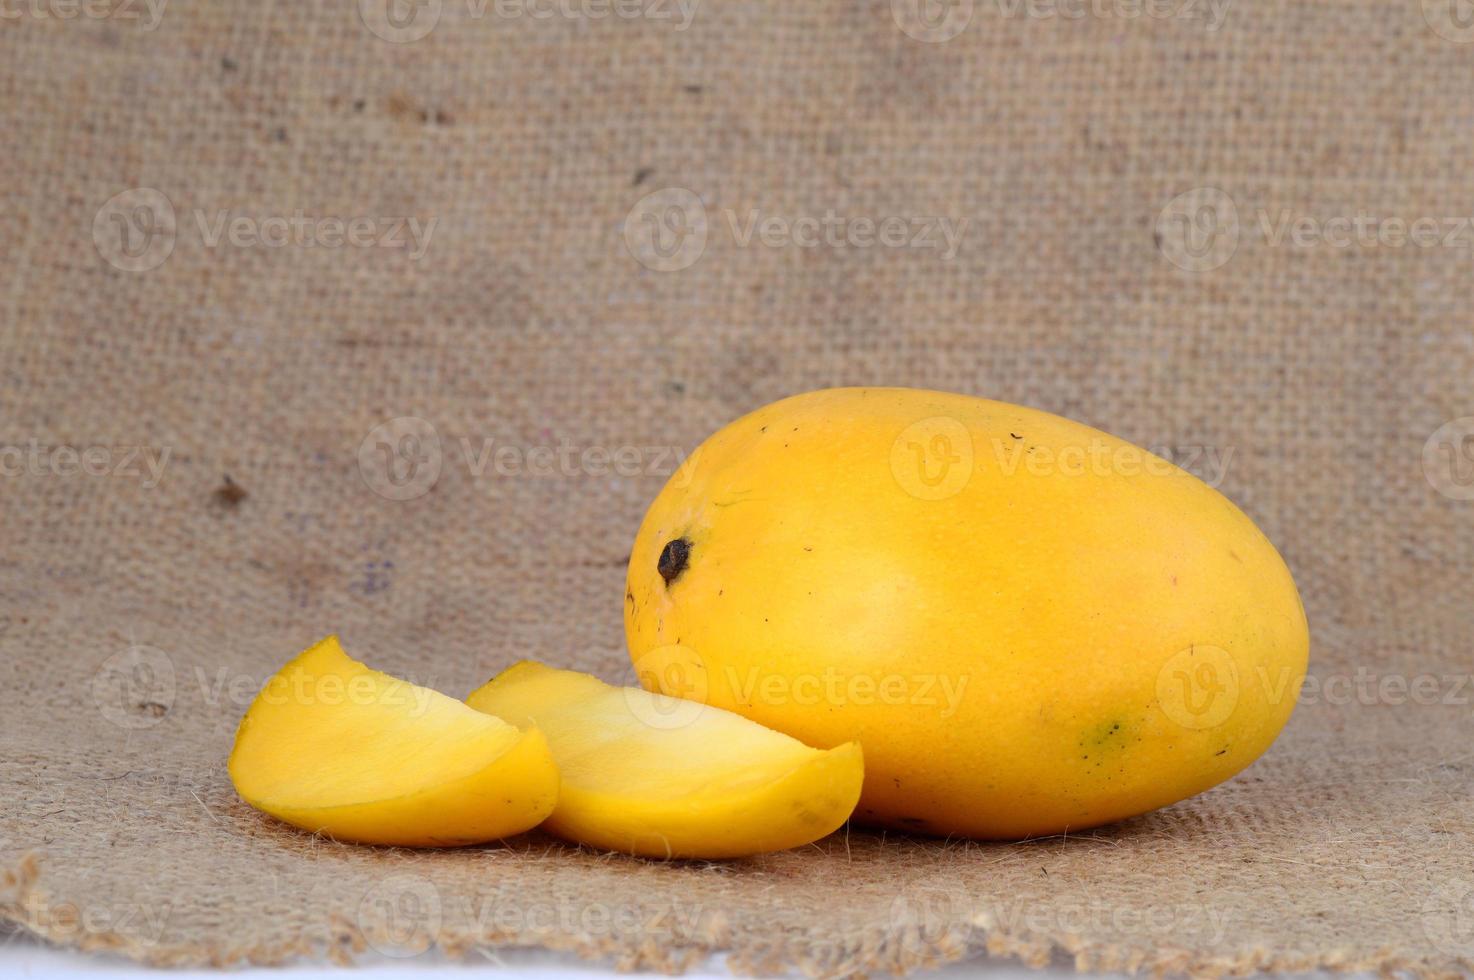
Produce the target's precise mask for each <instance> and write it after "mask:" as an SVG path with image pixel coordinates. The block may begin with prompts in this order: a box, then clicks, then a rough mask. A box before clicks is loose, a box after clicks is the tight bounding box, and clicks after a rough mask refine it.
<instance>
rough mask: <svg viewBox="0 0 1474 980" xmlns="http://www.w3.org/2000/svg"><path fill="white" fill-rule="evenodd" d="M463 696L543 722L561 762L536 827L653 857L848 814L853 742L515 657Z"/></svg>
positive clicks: (856, 782)
mask: <svg viewBox="0 0 1474 980" xmlns="http://www.w3.org/2000/svg"><path fill="white" fill-rule="evenodd" d="M467 703H468V704H469V705H471V707H473V708H477V709H479V710H482V711H488V712H491V713H494V714H496V715H498V716H500V717H502V718H506V719H507V720H509V721H511V722H514V723H516V724H519V725H536V726H537V727H538V729H539V730H541V731H543V732H545V733H546V734H547V737H548V744H549V746H550V747H551V748H552V752H553V757H554V758H555V759H556V760H557V763H558V767H559V770H560V771H561V772H562V776H563V784H562V791H561V794H560V796H559V798H558V805H557V807H556V808H555V809H554V810H553V814H552V816H551V817H549V818H548V821H547V823H546V824H544V828H545V829H546V830H548V831H551V832H552V833H554V834H557V835H558V836H560V837H564V838H566V839H568V840H573V841H578V842H580V843H584V844H589V845H591V846H594V847H599V848H604V849H606V850H612V851H624V852H626V853H630V854H639V855H644V856H647V857H659V858H670V857H674V858H733V857H742V856H744V855H750V854H760V853H763V852H765V851H778V850H783V849H785V848H790V847H798V846H799V845H801V844H807V843H809V842H810V841H814V840H817V839H819V838H820V837H823V836H825V835H827V834H829V833H831V832H832V831H834V830H835V829H837V828H838V827H839V826H840V825H841V824H843V823H844V822H845V820H847V819H848V818H849V815H850V813H851V811H852V810H853V809H854V807H855V801H856V800H857V799H858V798H859V795H860V784H861V782H862V780H863V777H864V766H863V765H862V762H861V755H860V748H859V746H857V745H854V744H852V743H851V744H843V745H840V746H838V747H836V748H833V749H830V750H828V751H824V750H820V749H812V748H809V747H808V746H806V745H804V744H802V743H800V742H798V741H797V740H795V739H792V738H789V737H788V736H787V735H783V734H780V733H779V732H775V731H771V730H769V729H766V728H764V727H762V726H761V725H757V724H754V723H753V722H750V721H748V720H746V719H745V718H741V717H739V716H738V715H734V714H731V713H730V712H726V711H722V710H720V709H717V708H712V707H709V706H705V705H700V704H695V703H692V702H689V701H679V700H676V699H673V698H669V697H665V696H663V695H659V694H651V693H649V692H648V691H644V690H641V689H640V688H630V687H623V688H622V687H613V686H610V685H608V684H605V683H604V682H603V681H601V680H599V679H598V678H597V677H593V676H591V675H589V674H582V673H578V672H577V671H571V670H555V669H553V668H550V667H545V666H543V665H541V664H537V663H533V662H530V661H523V662H522V663H519V664H517V665H516V666H514V667H512V668H510V669H508V670H506V671H504V672H503V673H501V674H499V675H498V676H497V677H495V678H493V679H492V680H491V681H490V682H488V683H487V684H486V685H484V686H483V687H481V688H480V689H478V690H477V691H475V692H474V693H472V695H471V696H470V697H469V698H468V699H467Z"/></svg>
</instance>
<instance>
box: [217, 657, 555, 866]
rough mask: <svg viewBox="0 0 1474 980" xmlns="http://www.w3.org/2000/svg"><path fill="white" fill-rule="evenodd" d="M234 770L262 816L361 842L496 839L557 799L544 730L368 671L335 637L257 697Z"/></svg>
mask: <svg viewBox="0 0 1474 980" xmlns="http://www.w3.org/2000/svg"><path fill="white" fill-rule="evenodd" d="M229 768H230V778H231V781H232V782H233V783H234V784H235V788H236V792H237V793H239V794H240V795H241V798H242V799H243V800H245V801H246V802H247V803H249V804H250V805H251V806H253V807H255V808H256V809H258V810H261V811H264V812H265V813H269V814H271V815H272V816H273V817H276V818H278V819H280V820H284V821H286V822H287V823H289V824H292V825H294V826H297V827H301V828H302V829H303V830H310V831H313V832H317V833H323V834H327V835H330V836H332V837H334V838H336V839H339V840H349V841H357V842H359V843H364V844H392V845H400V846H404V847H453V846H458V845H464V844H478V843H482V842H484V841H490V840H496V839H498V838H501V837H508V836H510V835H512V834H516V833H520V832H521V831H524V830H528V829H530V828H532V827H535V826H536V825H537V824H539V823H541V822H542V821H543V819H544V818H545V817H547V815H548V814H549V813H551V812H552V810H553V804H554V802H555V801H556V800H557V797H558V771H557V767H556V766H555V765H554V764H553V759H552V756H551V754H550V753H549V751H548V745H547V740H546V739H545V738H544V737H543V736H542V734H541V733H540V732H538V731H536V730H529V731H525V732H524V731H521V730H519V729H518V728H516V727H515V726H513V725H509V724H507V723H506V722H505V721H502V720H501V719H499V718H495V717H492V716H491V715H488V714H486V713H484V712H480V711H473V710H471V709H470V708H468V707H466V706H465V705H464V704H462V703H460V702H459V701H456V700H455V699H453V698H449V697H446V696H445V695H443V694H440V693H438V692H436V691H432V690H430V689H428V688H424V687H417V686H415V685H413V684H410V683H409V682H408V681H402V680H399V679H397V678H394V677H390V676H389V675H387V674H382V673H380V672H378V671H376V670H371V669H369V668H368V667H365V666H364V665H363V664H361V663H359V662H357V661H356V660H353V659H352V658H350V657H349V656H348V655H347V654H346V653H344V652H343V648H342V646H341V645H340V644H339V642H338V638H337V637H336V636H330V637H328V638H327V639H325V640H323V641H322V642H320V643H318V644H317V645H316V646H314V647H311V648H310V649H308V650H307V651H305V652H304V653H302V654H300V655H299V656H298V657H296V659H294V660H292V661H291V662H290V663H288V664H287V665H286V666H285V667H283V668H282V669H281V670H280V671H278V672H277V674H276V675H275V676H274V677H272V678H271V680H270V681H268V682H267V683H266V685H265V686H264V687H263V688H262V689H261V692H260V694H258V695H257V697H256V700H255V701H254V702H253V703H252V705H251V707H250V709H249V710H248V711H247V712H246V715H245V717H244V718H242V719H241V724H240V728H239V729H238V730H237V731H236V736H235V749H234V750H233V751H232V752H231V754H230V766H229Z"/></svg>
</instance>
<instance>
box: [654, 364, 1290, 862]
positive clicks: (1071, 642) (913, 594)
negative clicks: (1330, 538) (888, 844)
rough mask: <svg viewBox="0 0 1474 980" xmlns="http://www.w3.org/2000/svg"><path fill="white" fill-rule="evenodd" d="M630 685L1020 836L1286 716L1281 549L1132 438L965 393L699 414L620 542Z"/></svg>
mask: <svg viewBox="0 0 1474 980" xmlns="http://www.w3.org/2000/svg"><path fill="white" fill-rule="evenodd" d="M625 626H626V634H627V637H628V642H629V649H630V654H631V657H632V658H633V660H634V662H635V665H636V669H637V672H638V674H639V676H640V678H641V683H642V684H644V685H645V686H646V687H648V688H650V689H651V690H659V691H663V692H664V693H666V694H670V695H675V696H679V697H684V698H689V699H693V700H697V701H702V702H705V703H709V704H711V705H715V706H719V707H722V708H725V709H728V710H730V711H735V712H737V713H739V714H742V715H745V716H746V717H748V718H751V719H753V720H754V721H757V722H760V723H761V724H763V725H767V726H770V727H772V728H776V729H778V730H780V731H783V732H786V733H788V734H790V735H792V736H794V737H795V738H798V739H801V740H802V741H804V742H806V743H808V744H810V745H817V746H833V745H841V744H844V743H848V742H851V741H858V742H859V743H860V744H861V745H862V746H863V748H864V753H865V787H864V792H863V794H862V796H861V800H860V805H859V808H858V809H857V811H856V814H855V819H856V821H857V822H860V821H863V822H868V823H873V824H879V825H884V826H890V827H896V828H901V829H909V830H913V831H919V832H926V833H933V834H957V835H963V836H969V837H976V838H985V839H986V838H993V839H1017V838H1023V837H1027V836H1033V835H1042V834H1053V833H1059V832H1063V831H1067V830H1079V829H1083V828H1086V827H1092V826H1096V825H1099V824H1103V823H1107V822H1109V821H1113V820H1117V819H1120V818H1123V817H1128V816H1131V815H1134V814H1139V813H1144V812H1146V811H1149V810H1152V809H1155V808H1157V807H1161V806H1165V805H1167V804H1170V803H1173V802H1175V801H1177V800H1181V799H1184V798H1186V797H1188V796H1191V795H1193V794H1195V793H1198V792H1201V791H1202V790H1205V789H1207V788H1208V787H1210V786H1213V785H1214V784H1216V783H1219V782H1221V781H1222V780H1225V779H1227V778H1229V777H1230V776H1232V775H1233V774H1234V773H1236V772H1238V771H1239V770H1241V769H1243V768H1244V767H1245V766H1247V765H1249V764H1250V763H1251V762H1253V761H1254V759H1255V758H1257V757H1258V756H1259V755H1260V754H1261V753H1262V752H1264V750H1265V749H1266V748H1267V747H1268V746H1269V745H1270V743H1271V742H1272V741H1273V740H1274V738H1275V736H1276V735H1277V734H1278V733H1279V731H1280V729H1281V728H1282V727H1283V726H1284V724H1285V722H1286V720H1287V719H1288V718H1289V715H1290V712H1291V709H1292V708H1293V706H1294V703H1295V699H1296V696H1297V694H1298V692H1299V688H1300V683H1301V681H1302V679H1303V677H1304V674H1305V667H1306V658H1307V653H1308V647H1309V637H1308V633H1307V628H1306V622H1305V614H1304V610H1303V608H1302V606H1301V603H1300V599H1299V595H1298V593H1297V592H1296V589H1295V585H1294V582H1293V581H1292V580H1291V577H1290V573H1289V571H1288V569H1287V568H1286V566H1285V563H1284V562H1283V560H1282V559H1281V558H1280V556H1279V554H1278V553H1277V552H1276V551H1275V549H1274V547H1273V546H1272V545H1271V544H1270V542H1269V541H1268V540H1267V539H1266V538H1265V536H1264V535H1263V534H1262V533H1261V532H1260V531H1259V530H1258V528H1256V527H1255V526H1254V524H1253V522H1252V521H1250V519H1249V518H1248V517H1246V516H1245V515H1244V514H1243V513H1242V512H1241V511H1239V510H1238V508H1236V507H1235V506H1234V505H1233V504H1232V503H1230V502H1229V501H1228V500H1227V499H1226V498H1225V497H1223V496H1222V495H1221V494H1219V493H1218V492H1217V491H1216V490H1214V489H1212V488H1211V487H1209V486H1208V485H1207V484H1205V483H1203V482H1202V481H1201V480H1199V479H1197V478H1196V477H1194V476H1191V475H1190V474H1188V473H1186V472H1184V471H1183V470H1181V469H1178V468H1177V467H1176V466H1173V465H1171V464H1170V463H1168V462H1166V461H1165V460H1162V459H1160V458H1159V457H1157V456H1154V455H1152V454H1150V453H1148V452H1146V451H1145V450H1142V449H1139V448H1137V447H1136V446H1133V445H1131V444H1130V443H1127V442H1125V441H1123V440H1120V439H1117V438H1115V437H1113V436H1110V435H1107V434H1105V433H1103V432H1100V431H1098V430H1095V429H1092V428H1090V427H1088V426H1085V425H1081V424H1078V423H1076V422H1072V421H1069V420H1068V419H1064V418H1060V417H1058V416H1055V415H1051V414H1049V413H1046V412H1041V411H1037V410H1034V409H1029V408H1022V407H1019V406H1017V405H1009V404H1005V403H1002V402H996V401H987V400H984V399H979V398H970V397H965V396H962V395H955V394H946V393H941V392H933V391H921V390H914V389H900V388H842V389H834V390H828V391H817V392H811V393H808V394H804V395H798V396H795V397H792V398H788V399H785V400H783V401H779V402H776V403H774V404H771V405H768V406H766V407H764V408H761V409H758V410H757V411H755V412H753V413H751V414H750V415H747V416H744V417H743V418H740V419H738V420H737V421H735V422H733V423H731V424H730V425H728V426H727V427H725V428H724V429H722V430H720V431H719V432H717V433H716V434H715V435H713V436H711V437H710V438H709V439H708V440H707V441H706V442H705V443H704V444H703V445H702V446H700V447H699V448H698V449H697V451H696V452H695V453H694V454H693V455H692V456H691V457H690V458H689V459H688V460H687V461H686V463H685V465H684V466H683V467H682V468H681V470H680V471H679V472H678V473H677V474H676V475H675V476H674V477H672V479H671V480H670V482H669V483H668V484H667V485H666V487H665V488H664V489H663V490H662V491H661V493H660V495H659V496H658V497H657V498H656V500H655V502H654V504H653V505H652V506H651V508H650V510H649V513H648V514H646V516H645V520H644V523H643V525H642V526H641V528H640V530H639V534H638V536H637V538H636V540H635V544H634V548H633V551H632V553H631V556H630V565H629V574H628V580H627V589H626V594H625Z"/></svg>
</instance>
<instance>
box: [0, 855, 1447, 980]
mask: <svg viewBox="0 0 1474 980" xmlns="http://www.w3.org/2000/svg"><path fill="white" fill-rule="evenodd" d="M40 876H41V860H40V858H39V857H38V856H37V855H36V854H35V853H27V854H25V855H24V856H23V857H22V858H21V859H20V861H19V862H18V863H17V864H15V865H14V866H13V867H10V868H8V869H5V870H4V871H3V872H0V922H8V923H12V924H14V925H15V926H16V927H18V929H19V930H20V931H21V932H22V933H24V934H28V935H32V936H35V937H36V938H38V939H40V940H42V941H43V942H46V943H47V944H49V945H52V946H54V947H57V948H62V949H76V950H79V951H82V952H86V953H102V954H113V955H117V956H121V957H123V958H125V959H128V960H132V961H135V962H138V963H142V964H145V965H147V966H152V967H166V968H168V967H216V968H222V967H231V966H242V965H251V966H282V965H286V964H289V963H291V962H294V961H297V960H309V959H317V960H320V959H324V958H325V959H327V960H329V961H331V962H332V963H335V964H337V965H340V966H351V965H353V964H355V963H356V962H358V961H359V960H360V958H361V957H362V956H364V954H366V953H367V952H368V951H369V950H370V949H371V947H372V946H373V945H374V942H375V940H377V939H380V938H382V937H377V936H374V935H371V934H369V933H367V932H365V931H364V930H363V929H362V928H361V927H360V926H358V925H355V924H354V923H352V922H350V921H348V920H347V919H346V918H344V917H342V916H334V917H333V921H332V922H331V924H330V928H329V935H330V936H331V937H332V938H331V939H330V940H327V941H324V940H322V939H320V938H317V939H310V940H309V939H301V940H297V941H293V942H285V943H279V944H276V945H264V944H256V945H228V944H222V943H174V944H169V943H158V944H146V943H141V942H139V941H138V940H136V939H133V938H130V937H128V936H124V935H122V934H120V933H118V932H116V931H112V930H106V929H104V930H98V931H88V932H87V933H86V934H84V935H82V936H77V935H73V934H71V932H70V931H69V930H64V929H59V928H56V927H52V926H49V925H47V924H42V923H37V922H35V921H31V920H29V918H28V917H27V916H26V915H25V909H26V908H27V906H28V905H29V904H30V903H32V902H34V901H36V900H38V899H39V900H41V901H43V902H44V901H45V892H44V890H42V889H40V888H38V887H37V882H38V881H39V879H40ZM989 920H990V916H988V915H987V914H986V913H983V914H980V915H979V916H977V917H976V918H975V919H974V920H973V921H972V922H970V923H965V924H964V923H957V924H955V925H953V926H951V927H949V928H947V929H946V930H944V931H943V932H942V933H941V934H939V935H928V936H918V935H917V934H916V933H915V932H914V931H911V932H906V931H905V930H904V929H896V928H884V927H877V928H875V929H870V930H860V931H857V932H855V933H854V934H852V935H850V936H848V937H841V941H839V942H836V943H834V944H833V945H830V946H828V948H827V949H826V953H825V955H823V956H815V955H814V954H813V952H812V950H810V949H807V948H805V946H804V944H803V943H802V942H801V941H793V940H789V941H786V942H784V941H775V942H773V943H772V944H771V945H768V946H766V948H762V949H752V948H735V947H734V946H733V945H732V944H731V942H730V940H729V938H728V937H727V936H726V935H725V932H726V930H725V929H723V928H721V927H720V926H716V927H714V928H712V929H711V930H710V932H711V935H710V937H709V939H708V940H707V941H704V942H701V943H697V944H692V945H683V946H671V945H669V944H664V943H660V942H657V941H654V940H650V939H647V940H645V941H643V942H638V943H631V942H620V941H618V940H615V939H611V938H608V937H593V936H587V935H577V934H568V933H555V934H553V933H547V932H539V931H535V930H526V929H522V930H485V931H481V932H475V933H473V932H472V931H469V930H455V929H445V930H443V931H442V932H441V933H440V934H439V937H438V941H437V942H436V944H435V948H436V949H438V950H439V951H440V952H441V953H443V954H444V955H445V956H447V957H449V958H452V959H466V958H469V957H471V956H473V955H475V954H476V953H478V952H487V951H493V950H497V949H512V948H519V949H546V950H550V951H552V952H555V953H566V954H572V955H574V956H576V957H578V958H579V959H582V960H586V961H597V962H603V963H608V964H610V965H612V966H613V967H614V968H615V969H617V970H620V971H631V970H649V971H655V972H660V973H666V974H671V975H677V974H681V973H684V972H686V971H687V970H690V969H694V968H697V967H701V966H704V965H707V964H709V963H710V962H711V961H712V958H713V957H716V956H719V955H722V954H725V956H724V959H723V962H724V963H725V965H726V967H727V968H728V969H729V970H730V971H731V972H732V973H733V974H735V975H739V976H763V975H776V974H788V973H798V974H801V975H803V976H807V977H815V978H831V977H834V978H839V977H861V976H867V975H871V974H880V973H888V974H894V975H900V974H905V973H910V972H912V971H914V970H919V969H927V968H932V967H939V966H945V965H947V964H949V963H956V962H959V961H961V960H964V959H968V958H972V957H979V956H987V957H995V958H999V959H1015V960H1017V961H1018V962H1020V963H1021V964H1023V965H1024V966H1027V967H1030V968H1033V969H1042V968H1044V967H1047V966H1049V965H1050V964H1051V963H1057V962H1062V963H1066V964H1068V963H1072V964H1073V965H1074V967H1075V969H1076V970H1078V971H1080V972H1110V973H1127V974H1133V975H1135V974H1148V975H1150V976H1153V977H1170V976H1188V977H1225V976H1248V975H1251V974H1254V973H1260V972H1265V973H1308V972H1312V971H1316V970H1324V971H1331V972H1336V973H1376V974H1379V975H1381V976H1411V977H1417V978H1419V980H1442V978H1454V977H1464V976H1469V975H1471V974H1474V960H1470V959H1467V958H1463V957H1450V958H1448V959H1446V960H1441V961H1433V960H1429V959H1426V958H1419V957H1414V956H1409V955H1406V954H1404V953H1401V952H1399V951H1398V950H1396V949H1394V948H1390V947H1389V948H1384V949H1381V950H1378V951H1377V952H1375V953H1372V954H1361V955H1355V954H1351V953H1347V952H1342V951H1336V950H1331V951H1327V952H1325V953H1321V954H1317V955H1286V954H1280V953H1276V952H1274V951H1273V950H1268V949H1251V950H1247V951H1245V952H1243V953H1240V954H1239V955H1237V956H1232V957H1227V956H1204V955H1202V954H1200V953H1195V952H1193V951H1191V950H1187V949H1181V948H1173V947H1170V946H1164V947H1162V948H1159V949H1157V950H1156V951H1154V952H1153V953H1151V954H1148V953H1145V952H1143V951H1141V950H1127V949H1122V948H1119V947H1113V946H1101V945H1090V944H1088V943H1087V942H1086V941H1085V940H1083V939H1081V938H1080V937H1079V936H1076V935H1072V934H1069V933H1062V934H1060V935H1055V936H1038V935H1022V934H1015V933H1012V932H1010V931H1008V930H1006V929H1004V928H1002V927H1000V926H998V925H997V924H996V923H993V922H991V921H989Z"/></svg>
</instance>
